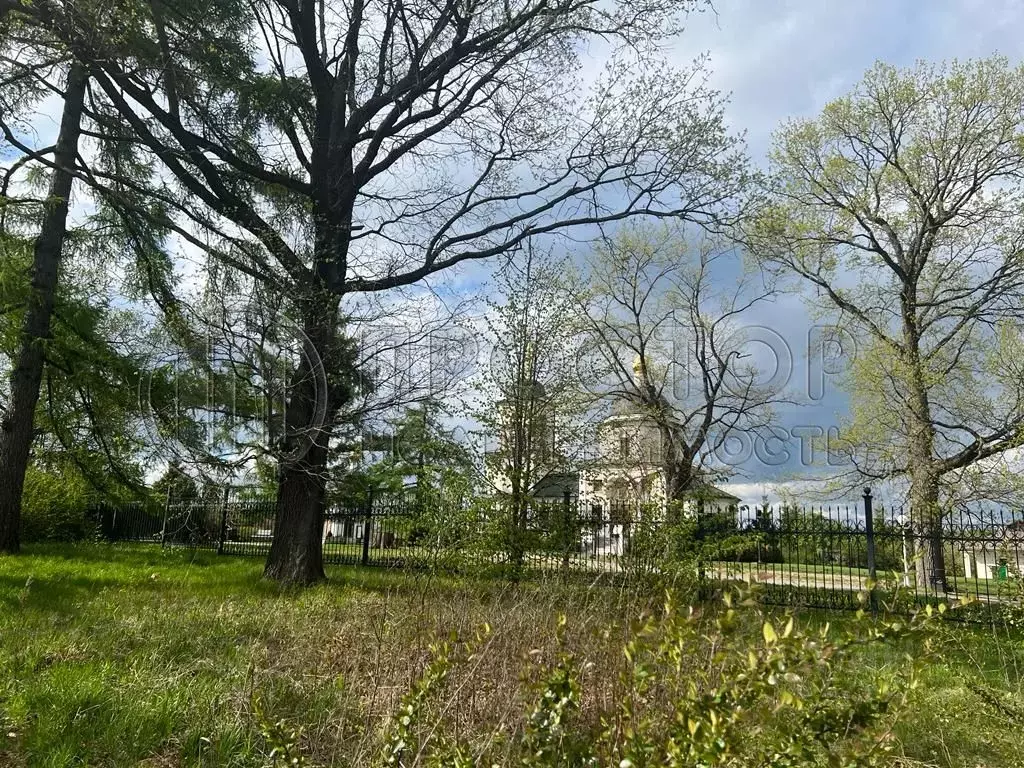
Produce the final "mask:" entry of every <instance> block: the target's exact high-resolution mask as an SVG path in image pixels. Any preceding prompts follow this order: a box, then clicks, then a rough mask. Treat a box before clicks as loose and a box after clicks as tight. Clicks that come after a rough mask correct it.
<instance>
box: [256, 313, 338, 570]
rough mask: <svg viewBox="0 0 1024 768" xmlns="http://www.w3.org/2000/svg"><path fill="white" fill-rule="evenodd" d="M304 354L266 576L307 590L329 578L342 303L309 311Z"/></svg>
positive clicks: (294, 386)
mask: <svg viewBox="0 0 1024 768" xmlns="http://www.w3.org/2000/svg"><path fill="white" fill-rule="evenodd" d="M304 315H305V319H304V323H303V333H304V336H305V338H304V339H303V346H304V355H303V361H302V363H301V364H300V365H299V367H298V369H297V370H296V372H295V374H294V375H293V377H292V381H291V384H290V386H289V392H288V395H289V397H288V410H287V414H286V426H285V432H286V436H285V441H284V445H283V449H284V455H283V456H282V457H281V460H280V465H279V468H278V488H277V507H276V510H275V518H274V538H273V541H272V542H271V545H270V552H269V553H268V555H267V562H266V565H265V567H264V571H263V573H264V576H266V577H267V578H269V579H274V580H275V581H278V582H280V583H282V584H287V585H299V586H305V585H308V584H314V583H316V582H318V581H322V580H323V579H325V578H326V575H325V573H324V563H323V528H324V503H325V498H326V492H327V472H328V454H329V442H330V436H331V431H332V427H333V423H334V417H335V414H336V412H337V409H338V407H339V406H340V405H341V402H340V401H341V399H343V397H344V394H343V393H344V389H345V388H344V387H343V386H339V385H338V382H339V381H340V380H341V379H342V378H344V377H343V376H341V375H339V371H337V370H336V367H337V366H339V365H343V364H344V363H345V361H344V360H343V359H341V357H340V356H339V355H338V352H337V349H336V347H337V323H338V299H337V297H331V296H329V295H321V296H320V297H319V299H318V300H312V301H310V302H308V303H307V304H306V306H305V309H304Z"/></svg>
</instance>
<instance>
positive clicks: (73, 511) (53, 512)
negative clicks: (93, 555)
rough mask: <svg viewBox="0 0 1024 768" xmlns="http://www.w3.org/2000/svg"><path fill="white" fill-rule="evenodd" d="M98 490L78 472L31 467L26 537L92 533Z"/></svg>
mask: <svg viewBox="0 0 1024 768" xmlns="http://www.w3.org/2000/svg"><path fill="white" fill-rule="evenodd" d="M94 494H95V492H94V490H93V489H92V487H91V486H90V485H89V484H88V482H87V481H86V480H85V478H83V477H82V476H81V474H79V473H78V472H75V471H73V470H70V469H62V470H55V471H46V470H43V469H40V468H38V467H29V468H28V472H27V473H26V474H25V490H24V492H23V493H22V497H21V537H22V539H23V540H24V541H78V540H80V539H84V538H87V537H89V536H90V535H91V534H92V532H93V527H94V526H93V524H92V522H91V521H90V520H89V507H90V505H91V504H92V503H93V502H94V501H95V498H94Z"/></svg>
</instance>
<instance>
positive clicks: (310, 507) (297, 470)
mask: <svg viewBox="0 0 1024 768" xmlns="http://www.w3.org/2000/svg"><path fill="white" fill-rule="evenodd" d="M326 468H327V451H326V449H325V448H324V447H321V446H317V447H314V448H312V449H311V450H310V452H309V453H308V454H306V456H305V457H303V460H302V461H299V462H294V463H289V464H288V465H286V466H283V467H282V471H281V473H280V482H279V484H278V488H277V508H276V510H275V517H274V538H273V540H272V542H271V544H270V552H269V554H268V555H267V562H266V566H265V567H264V570H263V575H264V576H265V577H266V578H268V579H273V580H275V581H278V582H280V583H281V584H285V585H289V586H292V585H295V586H306V585H309V584H315V583H316V582H318V581H323V580H324V579H325V578H327V576H326V574H325V573H324V558H323V528H324V497H325V493H326V486H327V484H326V479H325V477H324V471H325V470H326Z"/></svg>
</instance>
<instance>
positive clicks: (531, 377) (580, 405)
mask: <svg viewBox="0 0 1024 768" xmlns="http://www.w3.org/2000/svg"><path fill="white" fill-rule="evenodd" d="M569 266H570V262H569V260H568V258H567V257H564V256H563V257H561V258H556V257H553V256H552V255H551V254H548V253H544V252H541V251H539V250H537V249H535V248H534V247H533V246H532V245H530V246H529V247H528V248H527V249H526V252H525V253H524V254H523V255H522V256H521V257H519V258H515V259H510V260H509V261H508V262H507V263H506V264H505V265H504V266H503V267H502V269H501V270H499V271H498V273H497V275H496V277H495V280H494V282H493V286H492V296H491V297H490V298H489V299H488V301H487V315H486V316H485V318H484V325H485V326H486V330H487V333H486V338H487V341H488V351H489V353H490V354H489V359H488V360H487V363H486V365H485V368H484V371H483V376H482V377H480V378H479V379H478V380H477V382H476V383H477V386H478V390H477V394H478V396H479V397H480V399H481V401H482V402H481V403H480V404H479V405H478V407H477V408H476V409H475V411H476V416H477V420H478V421H479V422H480V423H481V424H482V425H483V427H484V430H485V431H484V434H485V441H484V444H485V447H486V451H485V454H484V463H485V465H486V466H485V469H486V471H485V475H484V477H485V479H486V480H487V481H488V482H487V485H488V486H489V490H490V491H491V492H492V493H496V494H497V495H498V496H499V497H502V498H503V500H504V501H505V502H507V507H508V512H509V516H510V523H511V529H512V531H511V533H512V536H513V544H515V537H516V535H517V534H518V532H520V531H521V530H522V529H523V528H524V526H525V524H526V517H527V512H528V509H529V503H530V498H531V495H532V493H533V491H534V488H535V486H536V485H537V483H538V482H540V481H541V480H543V479H544V478H545V477H546V476H547V475H549V474H550V473H556V474H557V473H565V472H567V471H570V470H571V469H573V468H574V465H575V463H576V462H577V460H578V459H579V453H580V444H579V438H580V436H581V432H582V431H583V427H584V424H583V418H582V417H583V409H584V405H585V403H584V400H583V399H582V398H581V394H582V392H581V387H580V382H579V380H578V379H577V377H576V373H577V371H576V365H575V362H576V361H575V355H574V350H575V342H576V338H575V337H576V334H575V328H574V324H573V323H572V319H571V317H572V298H571V296H570V294H569V292H568V291H567V290H566V286H565V285H564V280H563V278H564V275H565V273H566V271H567V269H568V268H569ZM513 555H514V557H518V556H521V553H513Z"/></svg>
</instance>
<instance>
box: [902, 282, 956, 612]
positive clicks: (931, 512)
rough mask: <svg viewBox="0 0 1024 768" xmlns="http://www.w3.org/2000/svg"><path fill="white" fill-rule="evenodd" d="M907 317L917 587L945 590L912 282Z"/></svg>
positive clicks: (906, 295) (931, 428)
mask: <svg viewBox="0 0 1024 768" xmlns="http://www.w3.org/2000/svg"><path fill="white" fill-rule="evenodd" d="M900 303H901V315H902V319H903V346H904V355H905V357H904V359H903V363H904V364H905V365H906V369H907V379H906V385H907V390H908V391H907V393H906V394H907V408H906V410H905V418H906V426H907V432H908V437H909V443H908V457H907V458H908V459H909V465H910V518H911V522H912V523H913V528H914V531H915V534H916V536H917V546H918V552H917V588H918V589H922V588H924V589H928V590H934V591H935V592H937V593H943V592H945V591H946V563H945V554H944V549H943V542H942V512H941V509H940V507H939V477H940V475H939V470H938V467H937V459H936V456H935V425H934V423H933V420H932V409H931V400H930V398H929V391H928V383H927V375H926V372H925V369H924V363H923V362H922V359H921V354H920V345H921V331H920V323H919V322H918V315H917V312H918V308H917V287H916V284H915V283H913V282H908V283H907V284H906V285H905V287H904V290H903V291H902V293H901V297H900Z"/></svg>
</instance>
